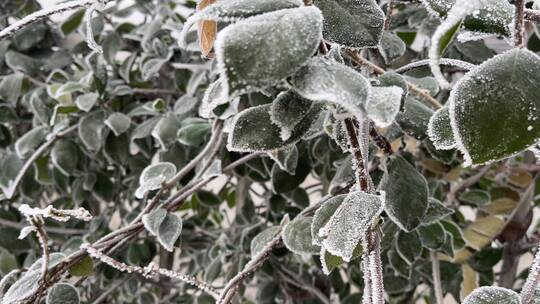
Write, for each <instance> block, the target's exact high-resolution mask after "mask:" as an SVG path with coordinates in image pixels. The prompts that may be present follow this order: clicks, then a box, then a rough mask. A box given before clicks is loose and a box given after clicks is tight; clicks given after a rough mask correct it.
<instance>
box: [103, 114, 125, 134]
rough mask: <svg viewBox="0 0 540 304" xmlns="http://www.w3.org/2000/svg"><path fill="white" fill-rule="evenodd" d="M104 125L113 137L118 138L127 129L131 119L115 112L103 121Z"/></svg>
mask: <svg viewBox="0 0 540 304" xmlns="http://www.w3.org/2000/svg"><path fill="white" fill-rule="evenodd" d="M105 124H106V125H107V127H109V129H111V130H112V131H113V133H114V135H116V136H119V135H120V134H122V133H124V132H126V131H127V130H128V129H129V126H130V125H131V118H129V116H127V115H125V114H123V113H120V112H117V113H113V114H111V115H109V117H108V118H107V120H105Z"/></svg>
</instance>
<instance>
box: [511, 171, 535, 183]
mask: <svg viewBox="0 0 540 304" xmlns="http://www.w3.org/2000/svg"><path fill="white" fill-rule="evenodd" d="M531 181H532V175H531V173H529V172H528V171H525V170H523V169H512V170H511V171H510V174H509V175H508V182H509V183H510V184H512V185H514V186H517V187H520V188H526V187H527V186H528V185H529V184H530V183H531Z"/></svg>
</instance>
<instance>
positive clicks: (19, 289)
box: [2, 270, 41, 304]
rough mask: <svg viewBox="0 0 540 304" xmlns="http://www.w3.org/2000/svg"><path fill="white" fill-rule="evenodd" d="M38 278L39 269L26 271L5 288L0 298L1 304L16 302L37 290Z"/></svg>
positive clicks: (39, 275) (39, 276)
mask: <svg viewBox="0 0 540 304" xmlns="http://www.w3.org/2000/svg"><path fill="white" fill-rule="evenodd" d="M40 280H41V271H40V270H34V271H27V272H26V273H25V274H24V275H23V276H22V277H21V278H20V279H19V280H17V281H16V282H15V283H13V285H11V287H10V288H9V289H8V290H7V292H6V294H5V295H4V297H3V298H2V304H10V303H17V302H18V301H20V300H23V299H25V298H28V297H29V296H31V295H32V294H34V292H36V291H37V289H38V287H39V281H40Z"/></svg>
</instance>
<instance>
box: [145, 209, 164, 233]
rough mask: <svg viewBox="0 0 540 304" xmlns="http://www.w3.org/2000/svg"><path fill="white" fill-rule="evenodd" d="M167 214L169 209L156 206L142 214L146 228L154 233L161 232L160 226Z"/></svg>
mask: <svg viewBox="0 0 540 304" xmlns="http://www.w3.org/2000/svg"><path fill="white" fill-rule="evenodd" d="M165 216H167V210H165V209H163V208H156V209H154V210H152V211H150V212H149V213H147V214H145V215H143V216H142V222H143V224H144V228H146V230H148V232H150V233H151V234H153V235H157V234H158V232H159V226H160V225H161V223H162V222H163V220H164V219H165Z"/></svg>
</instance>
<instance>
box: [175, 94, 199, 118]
mask: <svg viewBox="0 0 540 304" xmlns="http://www.w3.org/2000/svg"><path fill="white" fill-rule="evenodd" d="M198 103H199V99H197V97H193V96H189V95H182V97H180V98H178V99H177V100H176V102H175V103H174V114H176V115H178V116H179V117H185V116H187V115H189V114H191V112H192V111H193V110H194V109H195V107H196V106H197V104H198ZM199 116H201V117H203V116H202V115H201V113H200V111H199Z"/></svg>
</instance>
